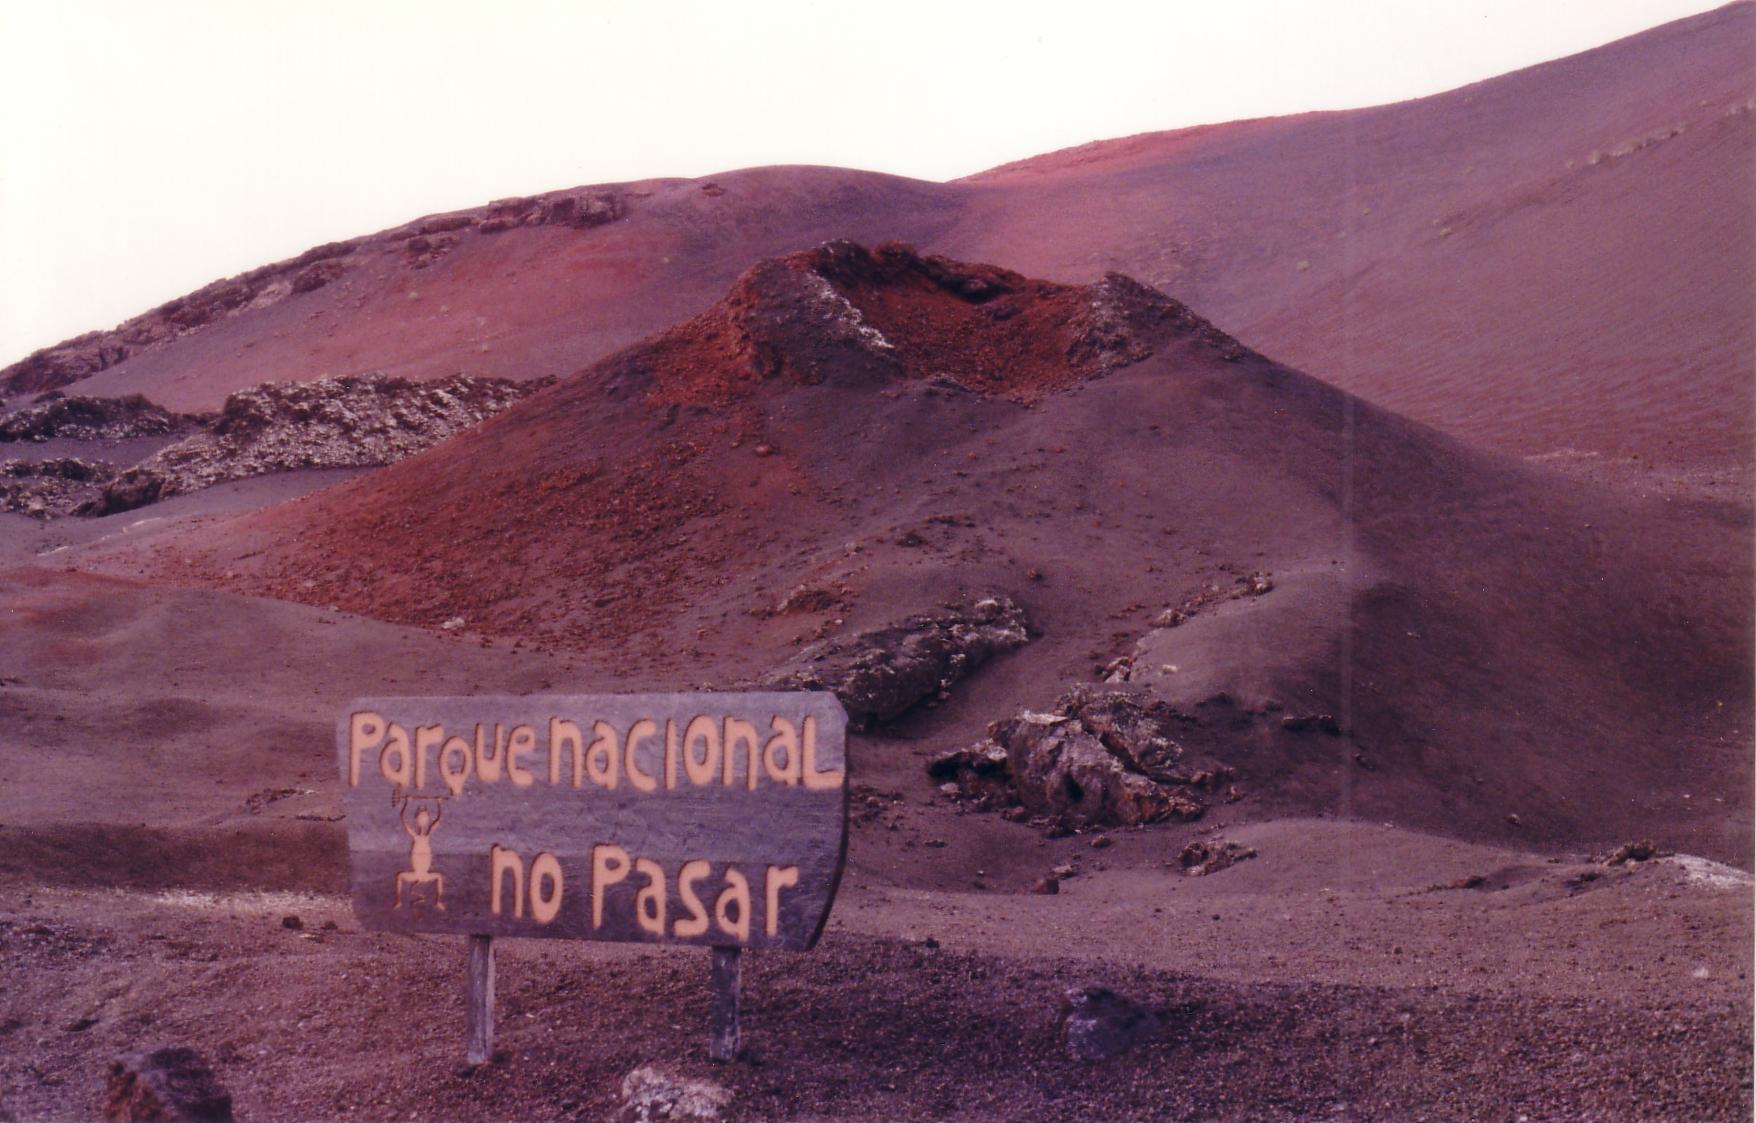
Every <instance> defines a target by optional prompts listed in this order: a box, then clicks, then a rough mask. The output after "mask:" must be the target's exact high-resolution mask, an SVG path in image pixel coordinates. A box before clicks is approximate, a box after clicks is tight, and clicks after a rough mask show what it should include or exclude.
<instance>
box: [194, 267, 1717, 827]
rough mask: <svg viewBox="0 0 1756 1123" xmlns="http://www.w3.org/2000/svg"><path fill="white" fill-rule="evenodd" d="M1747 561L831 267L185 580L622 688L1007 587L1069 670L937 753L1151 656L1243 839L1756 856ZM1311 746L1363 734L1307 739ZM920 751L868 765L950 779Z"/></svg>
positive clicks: (1132, 669)
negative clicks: (555, 660) (1339, 829)
mask: <svg viewBox="0 0 1756 1123" xmlns="http://www.w3.org/2000/svg"><path fill="white" fill-rule="evenodd" d="M1747 536H1748V527H1747V526H1746V525H1743V524H1741V523H1740V524H1738V525H1727V524H1724V523H1721V522H1719V521H1716V518H1715V517H1712V516H1710V515H1703V514H1699V513H1695V512H1694V511H1693V510H1692V509H1684V508H1682V507H1680V506H1679V507H1676V508H1673V507H1671V506H1666V505H1660V504H1656V503H1643V502H1638V501H1635V500H1632V499H1629V498H1627V497H1624V496H1621V495H1618V494H1613V493H1610V492H1607V491H1601V490H1597V489H1594V488H1590V487H1587V486H1585V485H1582V484H1579V483H1576V482H1574V481H1570V480H1566V479H1562V478H1559V477H1556V476H1554V475H1552V474H1549V473H1547V472H1544V471H1541V470H1539V469H1536V468H1531V467H1526V466H1524V465H1523V464H1521V463H1519V462H1517V461H1515V460H1511V459H1507V458H1504V457H1502V456H1499V455H1496V454H1490V453H1484V452H1480V451H1477V450H1474V449H1471V448H1469V447H1468V446H1466V445H1464V444H1461V443H1459V442H1458V441H1456V440H1454V439H1453V438H1450V437H1448V436H1445V435H1443V434H1441V433H1439V432H1437V431H1435V430H1433V429H1431V428H1428V427H1426V426H1424V425H1421V424H1419V423H1416V422H1412V421H1409V420H1406V419H1404V418H1402V417H1400V416H1398V415H1396V414H1394V413H1390V412H1388V411H1386V410H1383V409H1380V408H1378V407H1376V406H1373V405H1370V404H1368V403H1366V402H1364V401H1361V400H1359V399H1358V398H1355V397H1353V396H1351V395H1349V394H1346V393H1344V392H1342V391H1339V390H1336V389H1334V388H1332V387H1330V386H1328V385H1326V384H1324V383H1322V382H1320V381H1318V380H1316V379H1314V378H1311V377H1309V376H1307V375H1304V374H1301V373H1299V372H1297V371H1295V370H1292V369H1289V368H1287V367H1284V366H1281V365H1279V364H1277V363H1274V362H1272V361H1270V360H1268V359H1266V358H1264V357H1262V356H1260V355H1257V354H1255V353H1254V352H1252V351H1249V350H1248V349H1246V348H1243V347H1242V346H1240V345H1238V344H1237V343H1236V342H1234V341H1233V340H1231V339H1230V338H1229V337H1228V336H1226V335H1224V334H1223V333H1221V332H1219V331H1218V330H1216V329H1214V328H1213V327H1212V326H1211V325H1209V324H1208V323H1206V322H1205V321H1204V320H1202V319H1200V318H1199V317H1197V316H1196V315H1194V314H1193V313H1191V312H1190V311H1189V310H1188V309H1187V308H1185V307H1184V306H1183V305H1181V304H1179V303H1177V302H1175V301H1173V300H1171V299H1169V298H1168V297H1165V296H1163V295H1162V294H1159V293H1157V292H1155V291H1154V290H1151V289H1149V288H1147V287H1145V286H1142V285H1139V284H1137V283H1135V282H1132V281H1129V280H1127V279H1126V278H1122V277H1111V278H1108V279H1106V280H1104V281H1102V282H1099V283H1097V284H1093V285H1086V286H1078V285H1065V284H1055V283H1049V282H1044V281H1038V280H1031V279H1028V278H1025V277H1023V276H1020V275H1018V274H1015V273H1011V272H1008V271H1005V270H1002V269H997V268H993V267H989V266H975V265H964V264H960V263H956V262H952V261H948V260H945V259H942V258H935V257H922V256H919V255H917V254H915V253H914V252H912V251H910V250H909V249H908V248H906V247H903V246H899V245H888V246H883V247H880V248H879V249H878V250H876V251H867V250H865V249H863V248H861V247H859V246H856V245H852V244H849V243H834V244H829V245H825V246H823V247H820V248H819V249H817V250H813V251H809V252H805V253H796V254H792V255H790V256H787V257H784V258H780V259H776V260H770V261H766V262H763V263H761V264H758V265H757V266H755V267H753V268H752V269H750V270H748V271H747V272H746V273H745V274H743V275H742V276H741V277H740V278H738V280H737V281H736V283H735V284H733V285H732V287H731V289H730V291H729V293H728V294H727V295H726V296H725V297H724V298H723V299H722V300H721V301H720V302H718V303H716V304H714V305H712V306H711V307H709V308H708V309H707V310H706V311H704V312H702V313H700V314H699V315H697V316H695V317H694V318H692V319H689V320H686V321H684V322H682V323H680V324H678V325H676V326H675V327H673V328H671V329H669V330H667V331H665V332H662V333H659V334H657V335H655V336H653V337H651V338H650V339H648V340H646V341H643V342H641V343H639V344H636V345H634V346H632V347H629V348H626V349H624V350H622V351H620V352H618V353H616V354H614V355H612V356H609V357H606V358H605V359H603V360H602V361H600V362H599V363H597V364H596V365H594V366H593V367H591V368H590V369H588V370H586V371H584V372H582V373H581V374H579V375H578V376H575V377H573V378H569V379H566V380H564V381H563V382H561V383H560V384H558V385H556V386H554V387H552V388H550V389H548V390H545V391H542V392H540V393H538V394H536V395H533V396H532V397H529V398H527V399H525V400H524V401H522V402H520V403H519V404H517V405H515V406H513V407H512V408H510V409H509V410H507V411H506V412H505V413H503V414H500V415H499V416H497V417H495V418H493V419H491V420H489V421H487V422H485V423H483V424H481V425H480V426H479V427H477V428H475V429H473V430H470V431H468V432H466V433H464V434H462V435H460V436H459V437H457V438H454V439H453V440H451V441H448V442H446V443H445V444H442V445H440V446H437V447H435V448H433V449H431V450H429V451H428V452H426V453H423V454H420V455H418V456H416V457H413V458H411V459H409V460H406V461H403V462H401V463H399V464H396V465H393V466H391V467H389V468H386V469H383V470H381V471H379V472H376V473H374V474H372V475H370V476H367V477H364V478H361V479H358V480H355V481H352V482H350V483H347V484H344V485H342V486H339V487H336V488H333V489H331V490H329V491H326V492H323V493H320V494H318V495H314V496H311V497H308V498H306V499H304V500H300V501H296V502H293V503H290V504H286V505H284V506H282V507H279V508H275V509H272V510H270V511H267V512H264V513H262V514H258V515H256V516H252V517H250V518H247V519H245V520H243V521H242V522H241V523H220V524H208V525H206V526H198V527H196V528H195V529H193V530H190V531H187V532H185V533H184V535H183V537H182V538H181V539H180V540H179V541H178V542H177V543H176V546H175V550H174V553H173V554H172V555H170V556H167V557H165V558H164V559H163V561H164V563H165V565H166V566H167V568H172V567H174V569H175V571H176V572H178V573H186V572H190V569H189V566H190V565H191V564H193V565H194V568H195V570H197V571H200V572H205V573H206V574H208V575H209V577H210V579H211V580H214V581H217V582H219V583H222V584H226V585H229V586H230V587H233V588H237V589H240V590H242V591H247V592H262V593H268V594H271V595H275V596H280V597H286V598H291V599H296V600H301V601H305V602H307V603H312V604H317V605H329V604H334V605H338V606H340V607H342V608H345V609H348V610H351V611H356V612H360V613H364V614H366V615H370V616H375V617H380V618H385V619H390V620H397V621H405V622H410V623H417V624H427V625H437V624H440V623H442V622H445V621H448V620H451V619H452V618H454V617H461V618H462V620H463V623H464V627H466V628H467V629H468V630H469V631H471V632H477V633H481V634H483V635H484V636H489V637H494V636H498V637H505V638H509V639H515V640H517V641H520V642H532V641H535V642H539V643H544V644H553V645H557V646H560V647H564V648H567V649H571V650H573V651H577V652H580V653H581V655H582V657H583V658H586V659H588V660H591V661H593V662H594V663H595V664H597V665H598V666H599V667H600V668H609V669H611V670H613V672H614V675H615V679H616V681H617V682H619V683H621V684H623V686H622V688H625V689H635V688H637V687H645V686H650V687H654V688H666V687H669V688H683V687H691V686H696V685H712V686H729V685H733V684H737V683H744V682H749V681H753V680H755V679H757V678H760V677H761V676H763V675H764V674H766V673H767V672H770V671H772V670H774V669H776V668H780V667H783V666H786V665H789V664H793V663H795V662H796V660H797V659H798V658H799V657H800V656H799V652H800V650H801V648H802V647H803V646H804V645H806V644H807V643H809V642H811V641H813V640H817V639H824V638H827V639H829V640H832V641H833V640H836V639H842V638H846V637H851V636H856V635H858V634H862V633H868V632H871V631H873V630H875V629H882V628H886V627H889V626H891V625H894V624H896V623H897V622H898V621H899V620H902V619H904V618H906V617H908V616H910V615H912V614H915V613H920V612H929V611H932V610H935V609H936V608H938V607H939V606H941V605H944V604H947V603H952V602H967V601H968V600H969V599H971V598H977V597H983V596H988V595H1004V596H1009V597H1011V598H1012V599H1013V600H1015V601H1016V602H1017V603H1018V604H1020V605H1021V606H1022V607H1023V608H1024V610H1025V612H1026V614H1027V616H1028V618H1029V620H1030V624H1031V627H1032V629H1033V631H1034V632H1035V633H1036V637H1035V638H1034V639H1033V641H1032V642H1031V643H1029V644H1028V645H1027V646H1025V647H1024V648H1022V649H1020V650H1018V651H1016V652H1013V653H1012V654H1009V655H1005V656H1003V657H1000V658H999V659H998V660H996V661H995V662H992V663H990V664H989V665H988V666H986V667H985V668H984V669H982V670H981V671H980V672H979V673H978V674H976V675H975V676H973V677H971V678H969V679H967V680H966V681H965V682H964V683H963V684H961V685H959V686H958V687H957V688H956V689H955V690H954V691H953V692H952V693H951V695H950V697H949V698H947V699H946V700H944V702H943V704H942V705H939V706H938V707H937V708H934V709H930V710H917V711H916V712H915V713H914V715H913V716H910V717H908V718H906V719H904V724H903V726H902V728H903V729H904V731H905V732H907V733H908V734H909V736H910V737H912V738H915V739H922V740H926V741H927V742H929V743H930V744H932V745H936V746H938V747H942V748H943V747H956V746H958V745H960V744H967V743H969V742H970V741H973V740H974V739H976V738H977V737H979V736H980V735H981V732H982V730H983V729H984V728H985V727H986V726H987V724H988V723H989V722H991V721H994V720H996V719H999V718H1003V717H1010V716H1012V715H1014V714H1016V713H1017V712H1018V711H1019V710H1020V709H1021V708H1025V709H1044V708H1047V707H1049V706H1050V705H1051V704H1052V703H1053V702H1054V700H1055V699H1056V697H1057V696H1059V695H1060V694H1061V693H1062V692H1063V691H1064V690H1066V689H1067V688H1068V687H1069V686H1070V685H1073V684H1075V683H1078V682H1082V681H1083V682H1088V683H1089V682H1090V681H1091V679H1092V671H1093V666H1094V664H1098V663H1108V662H1110V661H1111V660H1113V659H1114V658H1115V657H1117V656H1123V657H1125V658H1124V660H1123V663H1122V666H1124V667H1127V668H1128V669H1127V671H1126V672H1125V673H1126V674H1127V675H1128V676H1129V677H1130V680H1131V684H1132V685H1133V686H1134V687H1136V688H1142V689H1146V690H1149V691H1151V692H1153V693H1154V694H1156V695H1157V696H1158V697H1159V698H1161V699H1163V700H1164V701H1165V702H1167V703H1168V704H1170V705H1172V706H1175V707H1176V708H1177V710H1178V712H1179V713H1180V714H1181V715H1183V720H1185V721H1186V723H1187V727H1186V737H1187V739H1188V740H1189V742H1190V743H1191V744H1199V745H1201V746H1203V747H1204V750H1205V751H1207V752H1208V753H1210V754H1211V755H1212V756H1213V757H1215V758H1216V759H1219V760H1221V761H1223V762H1224V763H1226V764H1227V765H1229V766H1231V767H1235V768H1237V769H1238V771H1239V773H1240V777H1241V779H1240V784H1241V787H1242V790H1243V791H1244V792H1245V795H1246V798H1245V802H1244V803H1242V804H1239V805H1238V806H1237V808H1236V811H1237V813H1239V814H1243V815H1250V816H1262V815H1270V814H1275V813H1281V812H1288V811H1292V812H1299V813H1311V812H1323V811H1342V812H1344V813H1354V814H1358V815H1361V816H1365V817H1369V818H1372V819H1383V820H1394V821H1396V822H1399V823H1402V824H1406V825H1410V826H1413V827H1416V828H1419V829H1425V830H1432V831H1437V832H1442V833H1446V834H1454V835H1463V836H1468V837H1497V838H1501V839H1515V840H1518V841H1520V842H1522V843H1525V844H1529V845H1556V844H1562V843H1567V844H1589V845H1592V846H1598V845H1606V844H1609V843H1612V842H1615V841H1618V840H1622V841H1625V840H1626V839H1627V838H1630V837H1645V836H1649V835H1650V836H1654V837H1657V838H1658V839H1659V841H1660V842H1661V843H1666V844H1670V845H1677V846H1682V847H1685V848H1687V849H1690V850H1693V851H1696V852H1703V853H1709V854H1715V855H1722V856H1729V855H1738V854H1743V853H1744V852H1745V851H1746V850H1747V848H1748V845H1749V833H1748V830H1749V822H1750V816H1749V814H1748V810H1749V808H1748V802H1749V799H1748V793H1749V786H1750V785H1749V764H1750V762H1749V760H1748V751H1747V749H1748V743H1747V740H1746V739H1745V738H1744V737H1742V736H1741V735H1739V734H1738V733H1737V732H1736V731H1738V730H1747V729H1748V728H1749V725H1748V724H1747V722H1748V721H1749V719H1750V717H1751V705H1750V698H1749V691H1748V678H1749V667H1750V664H1751V650H1750V646H1751V642H1750V635H1751V623H1752V621H1751V605H1750V603H1749V598H1748V589H1749V581H1750V576H1751V574H1750V559H1749V556H1748V554H1749V551H1748V541H1747ZM1264 585H1267V586H1269V587H1268V588H1266V589H1265V588H1264ZM1240 588H1243V589H1245V590H1246V591H1247V592H1253V593H1256V594H1258V595H1240V596H1233V595H1230V594H1232V593H1235V592H1237V591H1238V590H1239V589H1240ZM1179 607H1181V608H1182V609H1183V612H1182V613H1181V614H1180V615H1181V617H1182V618H1178V619H1173V620H1166V619H1163V618H1162V614H1163V613H1164V612H1165V610H1167V609H1177V608H1179ZM1173 625H1174V626H1173ZM1307 715H1330V716H1332V717H1333V718H1334V719H1335V721H1334V724H1335V726H1336V727H1337V728H1338V730H1339V735H1338V736H1328V735H1323V734H1314V733H1311V732H1310V731H1309V730H1301V729H1299V728H1297V727H1299V726H1301V725H1303V724H1305V723H1304V722H1303V721H1298V720H1296V721H1293V722H1287V721H1286V720H1285V719H1286V718H1289V717H1291V718H1296V719H1298V718H1303V717H1305V716H1307ZM909 744H910V742H909V741H896V740H890V739H877V740H872V741H868V742H865V743H864V746H863V748H861V750H860V752H861V756H860V758H859V760H858V764H859V766H860V768H861V769H862V771H863V773H864V774H865V775H866V776H868V777H873V776H885V775H890V776H900V775H908V776H912V777H913V778H914V779H913V781H912V782H916V783H918V782H919V768H920V763H921V762H920V759H919V758H918V757H916V756H914V755H913V754H912V753H911V752H910V751H909ZM1685 793H1694V795H1695V799H1694V801H1691V800H1690V798H1689V796H1688V795H1686V794H1685ZM1712 795H1719V796H1721V797H1723V798H1724V799H1725V800H1726V803H1724V804H1720V803H1713V802H1711V800H1710V797H1711V796H1712ZM1728 824H1730V825H1728Z"/></svg>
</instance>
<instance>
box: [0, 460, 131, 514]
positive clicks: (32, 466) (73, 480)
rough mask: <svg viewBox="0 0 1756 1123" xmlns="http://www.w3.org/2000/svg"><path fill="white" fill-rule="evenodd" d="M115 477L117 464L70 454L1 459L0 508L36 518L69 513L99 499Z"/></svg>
mask: <svg viewBox="0 0 1756 1123" xmlns="http://www.w3.org/2000/svg"><path fill="white" fill-rule="evenodd" d="M115 478H116V466H115V465H114V464H108V463H105V462H104V461H102V460H81V459H79V458H78V457H73V456H67V457H60V458H57V459H52V460H37V461H31V460H5V461H0V511H12V512H15V513H17V514H20V515H30V516H31V517H33V518H39V519H51V518H57V517H60V516H62V515H70V514H72V513H74V512H75V511H76V510H78V509H79V508H80V507H82V506H84V505H85V504H87V503H90V502H92V501H93V500H94V499H97V498H98V497H99V496H100V495H102V493H103V489H104V488H105V487H106V486H107V485H108V484H109V483H110V482H111V481H113V480H114V479H115Z"/></svg>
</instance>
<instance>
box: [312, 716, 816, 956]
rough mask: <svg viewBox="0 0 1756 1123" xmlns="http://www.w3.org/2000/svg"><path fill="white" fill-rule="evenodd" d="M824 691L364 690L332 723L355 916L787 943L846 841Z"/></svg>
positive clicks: (469, 926) (811, 927) (807, 922)
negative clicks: (408, 694)
mask: <svg viewBox="0 0 1756 1123" xmlns="http://www.w3.org/2000/svg"><path fill="white" fill-rule="evenodd" d="M846 728H847V716H846V714H845V713H844V712H843V711H842V708H841V704H840V703H839V702H837V701H836V699H835V697H834V695H831V694H827V693H768V694H647V695H633V694H622V695H579V696H531V697H459V698H367V699H362V700H360V701H358V702H356V703H354V705H353V706H352V708H351V709H350V711H349V712H348V714H347V715H346V716H345V717H344V718H343V719H342V720H341V722H340V723H339V725H338V728H337V733H336V736H337V741H338V746H339V750H340V759H341V772H342V782H343V785H344V788H345V804H346V808H347V817H348V846H349V851H350V857H351V884H352V890H353V901H354V910H355V912H356V914H357V915H358V916H359V918H360V920H361V922H362V923H363V924H365V925H366V926H367V927H373V928H385V929H394V930H398V931H405V932H429V933H449V934H455V935H484V936H555V937H567V938H573V939H587V940H627V941H641V942H650V943H679V944H700V945H708V946H713V947H720V948H770V947H772V948H789V949H794V950H802V949H805V948H809V947H810V946H811V945H812V944H814V943H816V941H817V937H818V934H819V933H821V932H822V930H823V924H824V921H825V920H826V919H827V918H828V916H829V906H830V902H831V901H832V900H833V899H834V897H835V890H836V886H837V884H838V883H839V881H840V879H841V868H842V861H843V858H844V856H845V854H846V849H847V755H846Z"/></svg>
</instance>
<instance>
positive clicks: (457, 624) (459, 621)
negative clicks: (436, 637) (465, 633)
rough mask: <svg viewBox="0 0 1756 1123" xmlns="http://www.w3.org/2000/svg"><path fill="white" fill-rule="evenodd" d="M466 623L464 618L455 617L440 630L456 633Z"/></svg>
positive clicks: (442, 625)
mask: <svg viewBox="0 0 1756 1123" xmlns="http://www.w3.org/2000/svg"><path fill="white" fill-rule="evenodd" d="M465 622H466V621H465V620H464V618H463V617H461V616H453V617H452V618H451V619H449V620H447V621H445V623H443V624H441V625H439V630H440V631H442V632H455V631H458V630H459V629H461V628H462V627H463V626H464V624H465Z"/></svg>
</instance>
